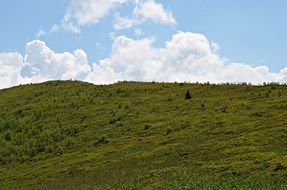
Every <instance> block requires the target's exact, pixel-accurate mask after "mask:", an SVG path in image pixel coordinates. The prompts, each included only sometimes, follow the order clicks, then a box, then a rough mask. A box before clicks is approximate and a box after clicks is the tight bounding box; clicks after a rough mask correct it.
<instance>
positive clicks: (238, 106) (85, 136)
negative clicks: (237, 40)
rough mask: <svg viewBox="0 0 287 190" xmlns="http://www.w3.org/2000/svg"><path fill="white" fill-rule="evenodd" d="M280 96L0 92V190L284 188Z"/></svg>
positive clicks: (77, 86) (76, 85)
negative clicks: (190, 97)
mask: <svg viewBox="0 0 287 190" xmlns="http://www.w3.org/2000/svg"><path fill="white" fill-rule="evenodd" d="M187 90H189V91H190V92H191V95H192V99H190V100H185V93H186V91H187ZM286 93H287V89H286V86H284V85H282V86H280V85H276V84H270V85H264V86H250V85H246V84H241V85H227V84H225V85H211V84H182V83H181V84H176V83H174V84H168V83H132V82H130V83H127V82H124V83H118V84H114V85H109V86H96V85H92V84H88V83H83V82H75V81H52V82H47V83H43V84H35V85H25V86H19V87H14V88H10V89H5V90H1V91H0V189H1V188H2V189H142V188H144V189H147V188H150V189H177V188H179V187H182V188H183V189H208V188H212V189H221V188H227V189H232V188H239V187H241V188H243V189H247V188H251V189H254V188H255V189H256V188H257V189H262V188H263V187H264V188H267V189H268V188H270V189H272V188H276V189H280V188H281V189H284V188H286V184H287V179H285V178H286V177H285V175H286V174H287V169H286V168H287V154H286V153H287V138H286V137H287V103H286V102H287V94H286Z"/></svg>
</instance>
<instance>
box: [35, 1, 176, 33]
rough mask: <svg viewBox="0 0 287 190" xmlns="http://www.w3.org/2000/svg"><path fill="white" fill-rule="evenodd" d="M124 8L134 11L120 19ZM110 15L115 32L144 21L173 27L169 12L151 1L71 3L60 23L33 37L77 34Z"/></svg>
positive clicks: (171, 16)
mask: <svg viewBox="0 0 287 190" xmlns="http://www.w3.org/2000/svg"><path fill="white" fill-rule="evenodd" d="M124 4H130V5H132V6H134V9H133V12H131V13H130V15H129V16H125V17H122V16H120V14H119V13H118V11H119V10H120V8H121V5H124ZM110 13H115V14H114V28H115V29H117V30H120V29H127V28H131V27H133V26H135V25H140V24H142V23H144V22H145V21H147V20H152V21H154V22H156V23H161V24H167V25H173V24H175V23H176V20H175V19H174V17H173V15H172V12H171V11H168V10H166V9H165V8H164V6H163V5H162V4H161V3H157V2H155V1H154V0H70V3H69V5H68V7H67V9H66V12H65V15H64V17H63V18H62V20H61V21H60V23H59V24H54V25H53V26H52V27H51V28H50V29H49V30H47V31H45V30H43V29H42V28H40V29H39V31H38V33H37V34H36V36H37V38H40V37H42V36H43V35H47V34H51V33H57V32H59V31H68V32H72V33H80V32H81V28H82V27H84V26H87V25H93V24H96V23H98V22H100V21H101V19H103V18H104V17H105V16H106V15H108V14H110Z"/></svg>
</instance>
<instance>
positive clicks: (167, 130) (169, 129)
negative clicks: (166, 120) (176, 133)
mask: <svg viewBox="0 0 287 190" xmlns="http://www.w3.org/2000/svg"><path fill="white" fill-rule="evenodd" d="M171 132H172V128H170V127H168V128H167V129H166V134H167V135H168V134H170V133H171Z"/></svg>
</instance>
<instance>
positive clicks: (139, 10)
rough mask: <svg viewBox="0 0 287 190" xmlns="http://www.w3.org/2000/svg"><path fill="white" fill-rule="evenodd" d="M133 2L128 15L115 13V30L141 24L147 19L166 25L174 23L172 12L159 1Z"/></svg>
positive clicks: (142, 0) (143, 0) (139, 0)
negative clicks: (133, 6)
mask: <svg viewBox="0 0 287 190" xmlns="http://www.w3.org/2000/svg"><path fill="white" fill-rule="evenodd" d="M134 2H135V4H136V6H135V8H134V9H133V14H132V15H131V16H130V17H122V16H120V15H119V14H118V13H117V14H115V20H114V28H115V29H116V30H121V29H127V28H131V27H133V26H136V25H141V24H143V23H144V22H146V21H149V20H151V21H153V22H155V23H160V24H166V25H175V24H176V20H175V18H174V17H173V14H172V12H171V11H168V10H166V9H165V8H164V6H163V5H162V4H161V3H157V2H155V1H154V0H137V1H134Z"/></svg>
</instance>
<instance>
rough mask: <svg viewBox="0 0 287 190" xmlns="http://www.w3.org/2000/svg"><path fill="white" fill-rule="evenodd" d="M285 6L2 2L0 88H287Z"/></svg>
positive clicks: (130, 0) (161, 0)
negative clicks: (71, 84) (158, 84)
mask: <svg viewBox="0 0 287 190" xmlns="http://www.w3.org/2000/svg"><path fill="white" fill-rule="evenodd" d="M286 7H287V2H285V1H282V0H274V1H270V0H253V1H250V0H240V1H239V0H236V1H235V0H217V1H214V0H177V1H176V0H25V1H20V0H0V26H1V30H0V88H7V87H11V86H15V85H19V84H26V83H38V82H43V81H48V80H67V79H75V80H82V81H87V82H92V83H95V84H110V83H114V82H117V81H123V80H126V81H165V82H174V81H177V82H183V81H187V82H207V81H209V82H212V83H222V82H250V83H253V84H261V83H263V82H280V83H286V82H287V54H286V52H287V35H286V34H287V24H286V20H287V12H286V10H285V9H286Z"/></svg>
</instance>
